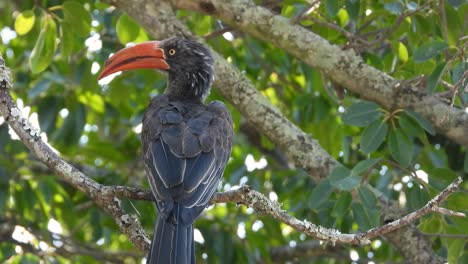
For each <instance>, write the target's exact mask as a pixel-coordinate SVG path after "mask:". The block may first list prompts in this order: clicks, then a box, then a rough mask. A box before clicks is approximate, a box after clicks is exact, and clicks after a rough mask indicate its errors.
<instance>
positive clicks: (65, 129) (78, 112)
mask: <svg viewBox="0 0 468 264" xmlns="http://www.w3.org/2000/svg"><path fill="white" fill-rule="evenodd" d="M85 124H86V111H85V107H84V105H82V104H78V105H77V107H75V108H74V109H69V114H68V116H67V117H66V118H65V120H64V121H63V124H62V126H61V127H60V130H59V131H58V132H57V135H56V139H57V141H59V142H61V143H63V144H64V145H65V146H69V147H72V146H74V145H76V143H78V140H79V139H80V137H81V134H82V132H83V128H84V125H85Z"/></svg>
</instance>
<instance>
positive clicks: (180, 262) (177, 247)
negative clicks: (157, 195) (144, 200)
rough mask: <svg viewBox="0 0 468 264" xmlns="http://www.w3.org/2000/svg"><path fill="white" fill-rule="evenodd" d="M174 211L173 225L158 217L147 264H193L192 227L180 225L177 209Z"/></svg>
mask: <svg viewBox="0 0 468 264" xmlns="http://www.w3.org/2000/svg"><path fill="white" fill-rule="evenodd" d="M177 207H178V206H177ZM174 209H175V220H176V221H175V224H174V223H173V222H174V221H170V220H165V219H163V218H162V217H161V216H160V215H158V219H157V220H156V225H155V227H154V234H153V240H152V242H151V249H150V252H149V254H148V260H147V262H146V263H147V264H195V251H194V241H193V225H182V224H180V223H181V222H182V221H180V216H179V208H177V209H176V208H174ZM171 222H172V223H171Z"/></svg>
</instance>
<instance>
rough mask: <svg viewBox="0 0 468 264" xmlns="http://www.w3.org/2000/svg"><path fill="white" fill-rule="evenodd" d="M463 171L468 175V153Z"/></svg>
mask: <svg viewBox="0 0 468 264" xmlns="http://www.w3.org/2000/svg"><path fill="white" fill-rule="evenodd" d="M463 170H464V171H465V172H466V173H468V151H467V152H466V153H465V162H464V163H463Z"/></svg>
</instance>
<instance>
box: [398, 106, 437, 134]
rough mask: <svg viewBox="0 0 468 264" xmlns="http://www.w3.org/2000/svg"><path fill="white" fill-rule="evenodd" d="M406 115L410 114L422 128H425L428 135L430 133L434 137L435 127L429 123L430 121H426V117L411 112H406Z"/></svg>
mask: <svg viewBox="0 0 468 264" xmlns="http://www.w3.org/2000/svg"><path fill="white" fill-rule="evenodd" d="M405 113H406V114H408V115H409V116H411V117H412V118H413V119H414V120H415V121H416V122H417V123H418V124H419V125H420V126H421V127H422V128H424V130H426V131H427V133H429V134H431V135H433V136H434V135H435V129H434V127H433V126H432V124H431V123H429V121H427V120H426V119H424V117H422V116H421V115H419V114H418V113H416V112H413V111H411V110H406V111H405Z"/></svg>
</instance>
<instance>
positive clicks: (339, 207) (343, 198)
mask: <svg viewBox="0 0 468 264" xmlns="http://www.w3.org/2000/svg"><path fill="white" fill-rule="evenodd" d="M352 200H353V197H352V196H351V193H350V192H341V193H340V194H339V197H338V200H337V201H336V203H335V205H334V206H333V209H332V216H333V217H336V218H342V217H343V216H344V215H345V214H346V213H347V212H348V209H349V207H350V205H351V201H352Z"/></svg>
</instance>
